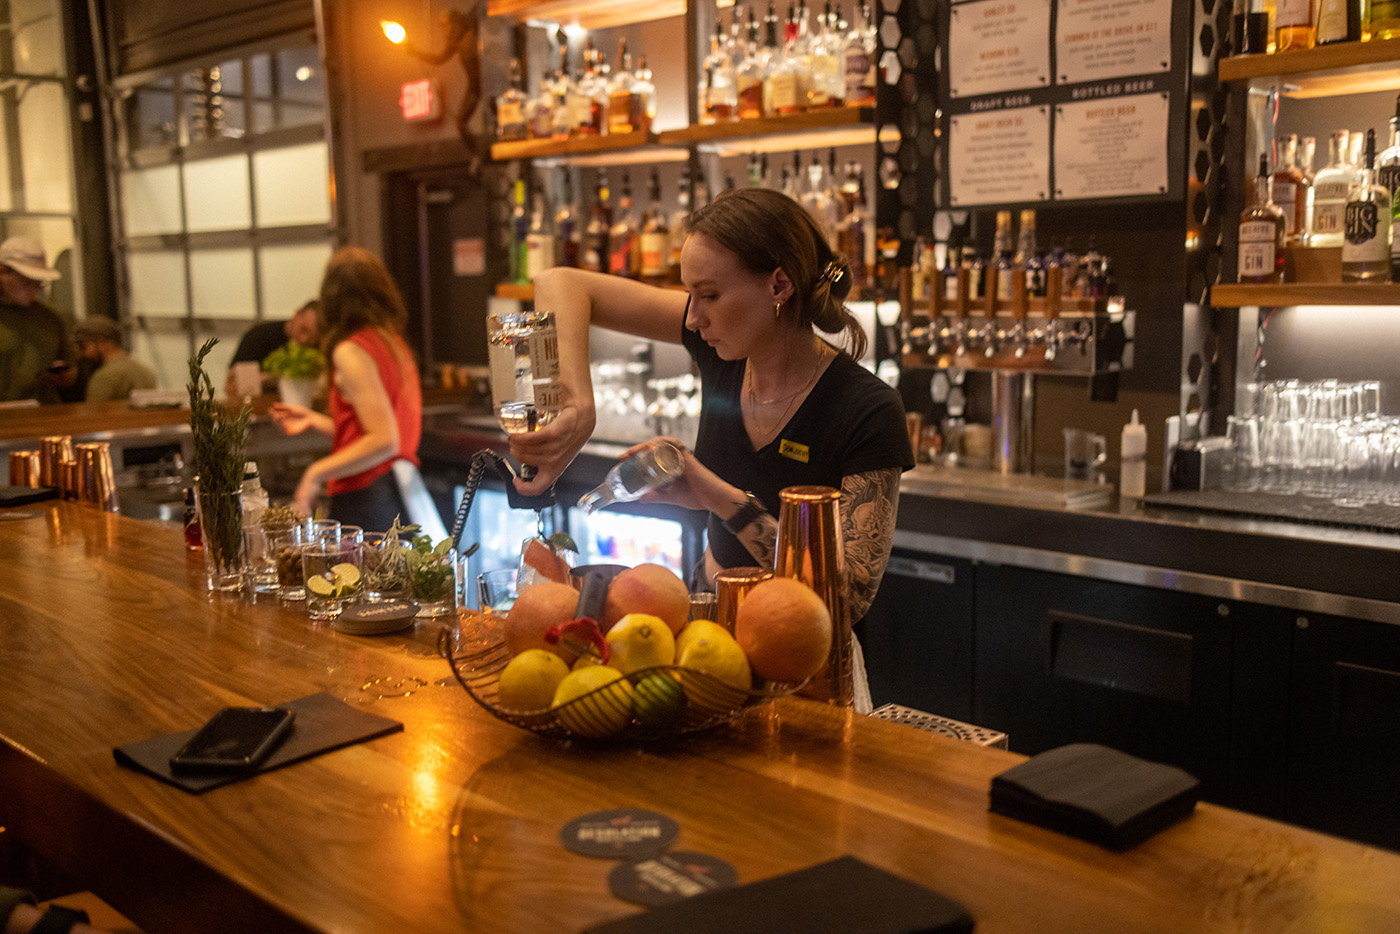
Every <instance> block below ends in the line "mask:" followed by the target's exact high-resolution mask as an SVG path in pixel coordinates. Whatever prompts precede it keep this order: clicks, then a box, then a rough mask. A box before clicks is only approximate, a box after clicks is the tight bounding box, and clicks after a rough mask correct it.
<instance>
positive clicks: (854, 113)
mask: <svg viewBox="0 0 1400 934" xmlns="http://www.w3.org/2000/svg"><path fill="white" fill-rule="evenodd" d="M874 120H875V110H874V108H872V107H831V108H828V109H825V110H809V111H805V112H803V113H795V114H787V115H784V116H778V117H760V118H758V119H756V120H730V121H726V122H723V123H701V124H696V125H694V126H687V127H681V128H679V129H675V130H666V131H664V132H662V133H660V134H658V142H659V143H661V145H663V146H689V145H691V144H695V143H724V142H735V141H739V140H753V139H757V138H760V137H771V136H775V135H779V134H784V133H800V134H802V138H803V140H804V141H805V140H807V139H808V138H809V136H810V134H812V133H816V132H821V131H837V130H849V129H855V128H860V129H862V130H863V131H864V132H866V133H868V134H869V136H867V137H866V138H867V139H869V140H873V139H874ZM745 151H757V150H745Z"/></svg>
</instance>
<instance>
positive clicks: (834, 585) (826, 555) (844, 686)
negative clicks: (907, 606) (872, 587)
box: [773, 486, 855, 707]
mask: <svg viewBox="0 0 1400 934" xmlns="http://www.w3.org/2000/svg"><path fill="white" fill-rule="evenodd" d="M778 496H779V498H780V499H781V501H782V505H781V507H780V509H779V511H778V542H777V554H776V556H775V557H774V562H773V572H774V574H775V575H776V576H778V577H795V578H797V579H798V580H800V581H802V582H803V583H805V584H806V585H807V586H809V587H811V588H812V589H813V590H814V591H816V593H817V596H818V597H821V599H822V602H823V603H825V604H826V608H827V610H828V611H829V612H830V613H831V655H830V657H829V658H828V659H827V663H826V668H825V669H824V670H823V671H821V672H818V673H817V675H816V676H814V677H813V678H812V680H811V681H810V682H808V684H807V687H806V688H804V689H803V691H802V693H803V694H804V695H806V696H808V697H815V698H818V699H820V700H825V701H828V702H830V703H833V704H841V705H842V706H845V707H850V706H852V705H853V704H854V703H855V681H854V670H853V668H852V664H853V662H852V657H851V620H850V615H849V614H848V613H847V608H846V547H845V539H844V538H843V536H842V533H841V491H840V490H837V489H835V488H834V487H829V486H790V487H787V488H786V489H784V490H782V491H781V492H780V493H779V494H778Z"/></svg>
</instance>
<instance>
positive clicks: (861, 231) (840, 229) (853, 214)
mask: <svg viewBox="0 0 1400 934" xmlns="http://www.w3.org/2000/svg"><path fill="white" fill-rule="evenodd" d="M864 174H865V170H864V168H862V166H861V165H860V163H858V162H848V163H846V168H845V169H844V172H843V177H842V179H841V185H840V188H839V190H840V196H841V200H842V201H843V202H844V210H843V213H842V217H841V220H840V221H838V222H837V227H836V252H838V253H841V254H843V255H844V256H845V257H846V262H847V263H849V264H850V267H851V278H852V280H853V283H854V285H856V286H857V287H859V288H861V289H868V288H869V287H870V265H869V264H868V263H867V262H866V254H865V241H866V231H867V230H869V229H871V223H870V212H869V211H868V210H867V209H866V206H865V178H864Z"/></svg>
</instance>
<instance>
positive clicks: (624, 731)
mask: <svg viewBox="0 0 1400 934" xmlns="http://www.w3.org/2000/svg"><path fill="white" fill-rule="evenodd" d="M498 620H499V618H496V617H492V616H491V615H490V614H484V613H480V612H479V611H463V612H462V613H461V627H462V633H461V636H460V637H459V636H458V635H456V634H454V633H453V632H452V630H451V629H450V627H444V628H443V629H442V631H441V632H440V633H439V634H438V654H440V655H442V656H443V658H445V659H447V661H448V663H449V664H451V666H452V674H453V675H454V676H455V677H456V679H457V682H458V683H459V684H461V685H462V687H463V688H465V689H466V692H467V693H468V694H469V695H471V698H472V700H474V701H476V702H477V703H478V704H480V705H481V706H482V707H484V708H486V710H487V711H488V712H489V713H491V714H492V715H493V716H495V717H498V718H499V719H501V720H504V721H506V722H507V723H511V724H514V725H515V726H518V727H521V728H522V729H526V730H531V731H533V732H535V733H540V734H543V735H545V736H553V737H557V738H571V739H572V738H578V737H583V738H587V739H608V740H622V741H637V740H656V739H661V738H663V737H666V736H673V735H678V734H682V733H693V732H697V731H699V730H708V729H711V728H713V727H716V726H720V725H722V724H725V723H729V722H731V721H733V720H734V719H735V718H736V717H737V716H739V714H740V713H741V712H742V711H744V710H745V709H747V708H749V707H754V706H758V705H760V704H764V703H767V702H769V701H771V700H773V699H774V698H776V697H782V696H784V695H787V694H792V693H794V692H795V691H798V690H800V689H801V688H802V686H803V685H804V684H805V683H806V682H805V681H804V682H800V683H796V684H787V683H783V684H779V683H774V682H764V683H762V684H761V686H759V687H755V688H753V689H750V690H741V689H739V688H736V687H734V686H733V685H730V684H727V683H725V682H724V681H721V680H720V679H718V678H716V677H714V676H713V675H711V674H709V673H708V672H705V671H702V670H699V669H696V668H686V667H683V666H681V665H658V666H655V667H651V668H641V669H638V670H636V671H633V672H631V673H630V674H627V675H624V676H623V678H622V679H621V680H619V681H614V682H612V683H610V684H605V685H603V686H601V687H597V688H594V689H593V690H591V691H589V692H587V693H585V694H581V695H579V696H578V697H576V698H574V699H573V700H571V701H568V702H567V703H564V704H560V705H558V706H556V707H550V708H546V709H542V710H511V709H507V708H504V707H501V706H500V704H499V688H500V679H501V672H502V671H503V670H504V669H505V667H506V665H507V663H509V662H510V659H511V654H510V652H509V651H508V650H507V649H506V644H505V639H504V637H503V635H502V634H501V632H500V630H499V627H494V630H493V627H492V626H491V623H492V622H493V621H498ZM454 643H456V647H454Z"/></svg>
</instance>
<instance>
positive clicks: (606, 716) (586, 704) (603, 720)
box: [552, 665, 632, 737]
mask: <svg viewBox="0 0 1400 934" xmlns="http://www.w3.org/2000/svg"><path fill="white" fill-rule="evenodd" d="M599 688H602V690H598V689H599ZM591 691H598V693H596V694H591V693H589V692H591ZM585 695H587V696H585ZM552 706H553V708H554V711H555V716H556V717H558V719H559V723H560V724H561V725H563V727H564V728H565V729H567V730H568V731H569V732H571V733H576V734H578V735H579V736H592V737H598V736H608V735H610V734H612V733H616V732H617V731H618V730H620V729H622V728H623V727H625V726H626V725H627V723H628V721H629V720H630V719H631V718H632V684H631V682H629V681H628V680H627V679H626V678H625V677H623V675H622V672H620V671H618V670H617V669H616V668H611V667H609V666H607V665H590V666H588V667H585V668H580V669H578V670H577V671H571V672H569V673H568V674H567V675H565V676H564V680H562V681H560V682H559V687H557V688H555V690H554V703H553V705H552Z"/></svg>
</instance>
